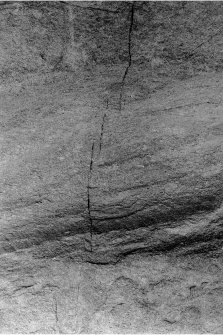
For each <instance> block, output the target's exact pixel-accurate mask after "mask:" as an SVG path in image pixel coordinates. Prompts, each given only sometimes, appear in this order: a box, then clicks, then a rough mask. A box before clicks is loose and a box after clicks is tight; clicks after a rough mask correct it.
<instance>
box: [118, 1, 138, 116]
mask: <svg viewBox="0 0 223 335" xmlns="http://www.w3.org/2000/svg"><path fill="white" fill-rule="evenodd" d="M134 10H135V1H133V2H132V4H131V8H130V23H129V34H128V64H127V67H126V69H125V72H124V75H123V77H122V81H121V88H120V96H119V110H120V111H121V109H122V97H123V90H124V86H125V81H126V77H127V75H128V72H129V69H130V67H131V65H132V31H133V23H134Z"/></svg>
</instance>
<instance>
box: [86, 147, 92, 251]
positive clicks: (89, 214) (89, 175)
mask: <svg viewBox="0 0 223 335" xmlns="http://www.w3.org/2000/svg"><path fill="white" fill-rule="evenodd" d="M93 158H94V141H93V143H92V147H91V160H90V166H89V173H88V185H87V206H88V218H89V222H90V251H91V252H92V251H93V249H92V238H93V219H92V216H91V197H90V189H91V186H90V184H91V179H92V170H93Z"/></svg>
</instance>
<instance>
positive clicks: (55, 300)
mask: <svg viewBox="0 0 223 335" xmlns="http://www.w3.org/2000/svg"><path fill="white" fill-rule="evenodd" d="M53 300H54V314H55V320H56V327H57V330H58V332H59V334H62V332H61V329H60V326H59V318H58V305H57V299H56V297H55V296H54V297H53Z"/></svg>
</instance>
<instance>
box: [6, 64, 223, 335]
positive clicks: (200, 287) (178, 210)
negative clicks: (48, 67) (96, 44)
mask: <svg viewBox="0 0 223 335" xmlns="http://www.w3.org/2000/svg"><path fill="white" fill-rule="evenodd" d="M121 70H122V71H123V69H120V68H119V69H117V71H115V70H114V73H113V72H109V75H108V70H107V71H105V72H104V73H100V74H99V72H95V73H93V74H92V75H91V76H90V77H89V78H87V77H86V74H83V75H82V76H80V75H75V74H68V73H67V74H64V73H54V74H49V75H47V76H43V75H42V76H36V77H35V76H34V75H30V76H26V78H25V79H24V81H22V82H20V83H17V84H15V83H14V84H13V85H12V84H9V85H8V86H7V85H4V86H2V87H1V92H0V106H1V111H0V113H1V116H0V117H1V124H0V126H1V135H0V136H1V146H0V152H1V165H0V166H1V174H0V185H1V187H0V192H1V224H0V254H1V256H0V257H1V258H0V264H1V266H0V268H1V280H0V285H1V286H0V295H1V300H0V301H1V302H0V303H1V307H0V318H1V326H0V331H1V333H5V332H25V333H53V332H57V333H66V332H67V333H69V332H83V333H94V332H95V333H97V332H99V333H100V332H101V333H120V332H122V333H131V332H133V333H134V332H138V333H139V332H172V333H173V332H194V333H197V332H198V333H199V332H215V333H220V332H222V330H223V329H222V321H221V320H222V314H223V309H222V304H221V298H222V296H221V295H222V292H223V291H222V279H221V278H222V259H221V257H222V234H223V230H222V217H223V208H222V196H223V191H222V190H223V188H222V181H223V174H222V158H223V157H222V153H223V150H222V147H223V144H222V135H223V130H222V129H223V127H222V125H223V115H222V100H221V91H222V87H223V80H222V78H221V75H216V74H213V75H212V74H210V75H203V76H199V77H195V78H193V79H190V80H186V81H184V82H176V83H173V84H170V85H168V86H166V88H164V89H163V90H162V91H157V92H156V93H154V94H153V95H151V96H149V97H148V98H147V99H145V98H144V99H143V100H140V101H139V100H137V97H136V95H140V92H138V91H137V92H136V90H135V89H132V88H131V87H126V88H125V89H124V92H123V97H122V101H121V109H120V108H119V107H120V101H119V94H120V92H119V90H118V89H117V88H115V89H114V86H111V85H112V83H114V82H117V83H118V82H119V81H118V75H119V74H120V71H121ZM107 78H109V79H107ZM119 80H120V78H119ZM112 87H113V89H112ZM117 87H118V85H117ZM119 87H120V86H119ZM130 254H132V255H130ZM128 255H130V256H128ZM127 256H128V257H127ZM89 263H96V264H89Z"/></svg>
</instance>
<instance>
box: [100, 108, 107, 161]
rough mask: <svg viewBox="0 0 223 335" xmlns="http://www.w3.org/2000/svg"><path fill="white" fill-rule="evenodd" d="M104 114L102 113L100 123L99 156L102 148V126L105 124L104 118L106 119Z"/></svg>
mask: <svg viewBox="0 0 223 335" xmlns="http://www.w3.org/2000/svg"><path fill="white" fill-rule="evenodd" d="M106 116H107V115H106V113H104V115H103V118H102V123H101V135H100V140H99V155H100V153H101V148H102V141H103V135H104V124H105V118H106Z"/></svg>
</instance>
